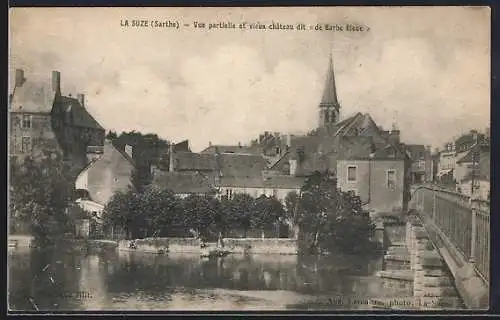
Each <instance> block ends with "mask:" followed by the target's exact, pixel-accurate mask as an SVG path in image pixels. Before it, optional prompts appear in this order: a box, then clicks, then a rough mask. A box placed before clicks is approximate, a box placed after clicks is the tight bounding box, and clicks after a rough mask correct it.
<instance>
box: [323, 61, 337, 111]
mask: <svg viewBox="0 0 500 320" xmlns="http://www.w3.org/2000/svg"><path fill="white" fill-rule="evenodd" d="M320 104H322V105H333V106H336V105H338V104H339V102H338V100H337V88H336V86H335V72H334V69H333V57H332V54H331V53H330V64H329V66H328V73H327V74H326V82H325V87H324V89H323V97H322V98H321V103H320Z"/></svg>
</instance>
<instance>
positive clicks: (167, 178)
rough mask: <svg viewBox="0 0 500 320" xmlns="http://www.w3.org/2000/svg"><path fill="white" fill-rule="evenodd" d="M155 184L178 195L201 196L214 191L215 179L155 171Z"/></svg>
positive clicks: (207, 176)
mask: <svg viewBox="0 0 500 320" xmlns="http://www.w3.org/2000/svg"><path fill="white" fill-rule="evenodd" d="M153 184H154V185H156V186H159V187H162V188H166V189H168V190H171V191H173V192H174V193H178V194H179V193H180V194H186V193H195V194H201V193H208V192H210V191H211V190H213V189H214V188H213V185H214V177H213V175H207V174H199V173H191V172H190V173H186V172H165V171H155V173H154V175H153Z"/></svg>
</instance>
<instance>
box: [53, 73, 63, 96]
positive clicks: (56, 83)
mask: <svg viewBox="0 0 500 320" xmlns="http://www.w3.org/2000/svg"><path fill="white" fill-rule="evenodd" d="M52 90H53V91H54V92H61V73H60V72H59V71H56V70H54V71H52Z"/></svg>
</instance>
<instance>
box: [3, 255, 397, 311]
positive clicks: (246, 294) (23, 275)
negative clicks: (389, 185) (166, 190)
mask: <svg viewBox="0 0 500 320" xmlns="http://www.w3.org/2000/svg"><path fill="white" fill-rule="evenodd" d="M381 267H382V264H381V259H371V260H370V259H368V258H359V257H357V258H356V257H350V256H343V255H335V256H331V257H311V256H309V257H302V256H285V255H282V256H281V255H252V256H243V255H230V256H227V257H225V258H223V259H213V260H212V259H210V260H208V259H206V260H205V259H201V258H200V257H199V256H198V255H182V254H169V255H152V254H146V253H119V254H118V253H108V254H101V255H83V254H65V253H61V252H41V251H27V252H14V253H11V254H10V261H9V270H10V274H9V293H10V297H9V303H10V308H11V309H13V310H36V309H38V310H110V309H120V310H121V309H128V310H133V309H141V310H173V309H176V310H214V309H218V310H228V309H229V310H245V309H256V310H263V309H287V308H312V309H315V308H322V307H324V306H322V305H323V304H325V302H326V301H328V298H329V297H333V296H338V295H357V296H380V294H381V292H382V291H381V290H383V287H384V286H383V284H382V283H381V281H380V280H379V279H378V278H376V277H375V276H374V273H375V272H376V271H377V270H380V269H381ZM387 294H389V295H390V292H387ZM326 305H328V303H326ZM327 307H328V308H340V307H345V308H352V307H353V306H332V305H329V306H327ZM364 307H365V308H366V307H367V306H366V305H365V306H364Z"/></svg>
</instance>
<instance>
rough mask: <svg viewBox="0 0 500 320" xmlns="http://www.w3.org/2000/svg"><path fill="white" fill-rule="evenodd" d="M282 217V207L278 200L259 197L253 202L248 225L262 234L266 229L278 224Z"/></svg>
mask: <svg viewBox="0 0 500 320" xmlns="http://www.w3.org/2000/svg"><path fill="white" fill-rule="evenodd" d="M284 215H285V212H284V210H283V205H282V204H281V202H280V201H279V200H278V199H276V198H275V197H267V196H265V195H261V196H260V197H258V198H257V199H255V200H254V201H253V206H252V215H251V219H250V225H251V227H252V228H254V229H256V230H259V229H260V230H261V232H262V234H264V230H265V229H266V228H267V227H269V226H271V225H273V224H274V223H277V222H279V221H280V219H281V218H282V217H284Z"/></svg>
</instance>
